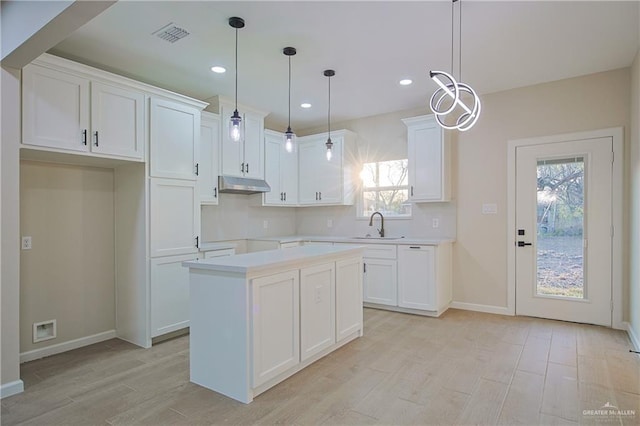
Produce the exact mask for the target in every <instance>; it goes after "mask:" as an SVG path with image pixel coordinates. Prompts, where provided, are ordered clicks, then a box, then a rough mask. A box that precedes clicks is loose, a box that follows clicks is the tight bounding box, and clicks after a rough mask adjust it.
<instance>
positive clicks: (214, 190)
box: [213, 186, 218, 198]
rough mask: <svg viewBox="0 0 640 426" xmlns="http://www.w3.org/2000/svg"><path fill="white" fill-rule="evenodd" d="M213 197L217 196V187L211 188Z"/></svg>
mask: <svg viewBox="0 0 640 426" xmlns="http://www.w3.org/2000/svg"><path fill="white" fill-rule="evenodd" d="M213 198H218V187H217V186H216V187H214V188H213Z"/></svg>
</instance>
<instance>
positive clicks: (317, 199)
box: [316, 192, 318, 201]
mask: <svg viewBox="0 0 640 426" xmlns="http://www.w3.org/2000/svg"><path fill="white" fill-rule="evenodd" d="M316 201H318V193H317V192H316Z"/></svg>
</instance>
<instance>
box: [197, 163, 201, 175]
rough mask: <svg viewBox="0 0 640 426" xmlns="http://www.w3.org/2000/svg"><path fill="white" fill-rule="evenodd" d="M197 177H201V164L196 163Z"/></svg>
mask: <svg viewBox="0 0 640 426" xmlns="http://www.w3.org/2000/svg"><path fill="white" fill-rule="evenodd" d="M196 176H200V163H196Z"/></svg>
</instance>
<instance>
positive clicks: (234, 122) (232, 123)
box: [229, 110, 244, 142]
mask: <svg viewBox="0 0 640 426" xmlns="http://www.w3.org/2000/svg"><path fill="white" fill-rule="evenodd" d="M243 129H244V126H243V125H242V117H240V114H238V110H235V111H234V112H233V115H232V116H231V118H230V119H229V139H231V140H232V141H234V142H239V141H241V140H242V139H243V136H244V135H243V133H244V132H243Z"/></svg>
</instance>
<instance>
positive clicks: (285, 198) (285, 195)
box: [284, 192, 287, 201]
mask: <svg viewBox="0 0 640 426" xmlns="http://www.w3.org/2000/svg"><path fill="white" fill-rule="evenodd" d="M284 200H285V201H287V193H286V192H285V193H284Z"/></svg>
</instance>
